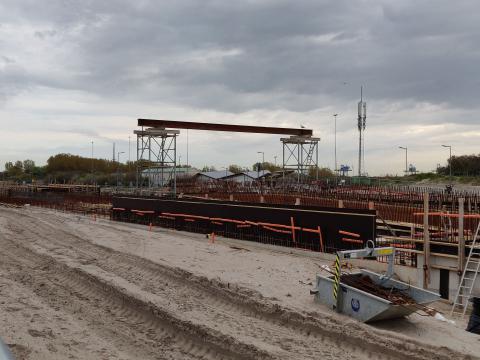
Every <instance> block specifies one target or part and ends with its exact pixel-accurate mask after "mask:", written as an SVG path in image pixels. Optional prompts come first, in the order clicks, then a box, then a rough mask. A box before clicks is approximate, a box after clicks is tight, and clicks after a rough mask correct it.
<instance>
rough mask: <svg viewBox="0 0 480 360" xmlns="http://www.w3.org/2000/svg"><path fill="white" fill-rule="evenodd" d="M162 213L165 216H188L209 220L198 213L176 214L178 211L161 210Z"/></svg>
mask: <svg viewBox="0 0 480 360" xmlns="http://www.w3.org/2000/svg"><path fill="white" fill-rule="evenodd" d="M162 215H166V216H178V217H188V218H193V219H202V220H210V218H209V217H207V216H199V215H191V214H178V213H168V212H162Z"/></svg>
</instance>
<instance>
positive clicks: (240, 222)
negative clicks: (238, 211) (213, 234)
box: [207, 218, 245, 224]
mask: <svg viewBox="0 0 480 360" xmlns="http://www.w3.org/2000/svg"><path fill="white" fill-rule="evenodd" d="M207 219H210V220H212V221H223V222H231V223H235V224H244V223H245V221H240V220H234V219H224V218H207Z"/></svg>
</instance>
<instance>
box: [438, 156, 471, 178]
mask: <svg viewBox="0 0 480 360" xmlns="http://www.w3.org/2000/svg"><path fill="white" fill-rule="evenodd" d="M450 168H451V172H452V175H453V176H480V154H479V155H461V156H452V159H448V162H447V166H441V167H439V168H438V169H437V173H438V174H440V175H450Z"/></svg>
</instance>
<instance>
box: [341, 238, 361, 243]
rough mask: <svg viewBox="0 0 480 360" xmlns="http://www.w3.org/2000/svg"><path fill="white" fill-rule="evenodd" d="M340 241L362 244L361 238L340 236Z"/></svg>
mask: <svg viewBox="0 0 480 360" xmlns="http://www.w3.org/2000/svg"><path fill="white" fill-rule="evenodd" d="M342 241H344V242H348V243H352V244H363V240H360V239H349V238H342Z"/></svg>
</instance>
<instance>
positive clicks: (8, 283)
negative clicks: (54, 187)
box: [0, 208, 480, 359]
mask: <svg viewBox="0 0 480 360" xmlns="http://www.w3.org/2000/svg"><path fill="white" fill-rule="evenodd" d="M231 244H232V241H223V242H222V241H221V240H220V242H217V243H216V244H209V243H208V242H207V240H206V239H205V237H204V236H201V235H196V234H186V233H179V232H174V231H170V230H164V229H154V231H153V232H149V231H148V229H147V228H145V227H142V226H139V225H133V224H121V223H113V222H110V221H107V220H99V221H96V222H94V221H92V220H91V219H89V218H85V217H79V216H75V215H72V214H63V213H55V212H51V211H45V210H44V209H35V208H31V209H18V210H17V209H1V208H0V246H1V247H2V252H1V254H0V321H1V322H2V325H3V326H2V328H1V332H0V335H1V336H2V338H3V339H4V340H5V342H6V343H7V344H9V346H10V347H11V349H12V351H13V352H14V353H15V354H16V355H17V356H18V358H27V359H54V358H58V359H65V358H78V359H92V358H99V359H138V358H142V359H164V358H171V359H188V358H192V359H194V358H211V359H218V358H225V359H237V358H238V359H252V358H275V359H309V358H310V359H315V358H326V359H328V358H332V359H333V358H335V359H338V358H341V359H367V358H368V359H372V358H373V359H375V358H377V359H403V358H409V359H416V358H418V359H447V358H448V359H451V358H470V356H474V355H475V354H478V349H479V348H480V341H479V337H478V336H475V335H472V334H469V333H466V332H465V331H463V330H462V329H461V326H464V324H460V325H459V326H460V327H456V326H453V325H450V324H446V323H442V322H438V321H436V320H433V319H430V318H429V319H425V318H423V317H419V316H417V315H414V316H412V317H410V318H409V319H407V320H403V321H399V322H390V323H382V324H379V325H377V326H375V327H373V326H369V325H364V324H360V323H358V322H356V321H354V320H352V319H349V318H346V317H344V316H342V315H338V314H335V313H333V312H331V311H330V310H329V309H326V308H323V307H321V306H319V305H317V304H314V303H313V301H312V297H311V295H309V292H308V290H309V289H310V287H311V283H312V281H313V279H314V276H315V273H316V272H317V271H318V270H319V267H318V266H319V264H320V263H321V262H320V261H319V260H318V259H314V258H310V257H304V256H298V255H293V254H285V253H279V252H277V251H275V250H273V251H272V250H270V249H260V248H258V246H255V245H254V244H245V243H244V242H236V243H235V244H236V245H235V246H233V247H232V246H231ZM380 327H381V328H383V329H380ZM385 329H391V330H393V331H387V330H385ZM402 333H403V334H404V335H402ZM440 335H441V336H442V337H443V339H442V338H440V337H439V336H440Z"/></svg>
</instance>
